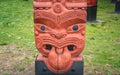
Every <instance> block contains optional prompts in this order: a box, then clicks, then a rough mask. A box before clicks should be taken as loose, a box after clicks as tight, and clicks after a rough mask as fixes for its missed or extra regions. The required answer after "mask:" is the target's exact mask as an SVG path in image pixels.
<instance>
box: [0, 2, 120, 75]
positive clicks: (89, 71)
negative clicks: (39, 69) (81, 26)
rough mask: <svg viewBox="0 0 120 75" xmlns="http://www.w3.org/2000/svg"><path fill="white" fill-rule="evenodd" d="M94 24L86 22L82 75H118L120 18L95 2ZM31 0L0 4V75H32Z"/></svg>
mask: <svg viewBox="0 0 120 75" xmlns="http://www.w3.org/2000/svg"><path fill="white" fill-rule="evenodd" d="M97 3H98V5H97V21H100V22H87V25H86V46H85V49H84V51H83V53H82V54H83V56H84V62H85V67H84V75H120V14H118V13H114V12H115V4H114V3H111V0H98V2H97ZM33 26H34V23H33V6H32V0H0V75H34V74H35V73H34V72H35V71H34V61H35V58H36V55H37V54H39V53H38V51H37V49H36V48H35V43H34V29H33Z"/></svg>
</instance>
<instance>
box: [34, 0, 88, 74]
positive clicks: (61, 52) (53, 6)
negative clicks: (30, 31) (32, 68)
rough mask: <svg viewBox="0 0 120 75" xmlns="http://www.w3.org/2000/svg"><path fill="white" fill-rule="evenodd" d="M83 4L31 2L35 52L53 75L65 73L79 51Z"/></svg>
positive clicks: (48, 0)
mask: <svg viewBox="0 0 120 75" xmlns="http://www.w3.org/2000/svg"><path fill="white" fill-rule="evenodd" d="M86 6H87V4H86V2H85V0H34V33H35V43H36V47H37V49H38V51H39V52H40V53H41V54H42V55H43V57H45V59H43V60H44V62H45V63H46V65H47V67H48V68H49V69H50V70H51V71H53V72H59V73H63V72H66V71H67V70H68V69H69V68H70V67H71V65H72V63H73V60H74V59H75V58H76V57H78V56H79V55H80V53H81V52H82V51H83V48H84V43H85V27H86V26H85V25H86Z"/></svg>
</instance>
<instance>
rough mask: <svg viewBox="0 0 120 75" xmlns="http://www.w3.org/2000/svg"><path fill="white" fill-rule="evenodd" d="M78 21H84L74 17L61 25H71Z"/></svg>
mask: <svg viewBox="0 0 120 75" xmlns="http://www.w3.org/2000/svg"><path fill="white" fill-rule="evenodd" d="M78 23H82V24H83V23H85V22H84V20H81V19H78V18H76V19H71V20H68V21H66V22H64V23H62V24H61V26H62V27H65V28H67V27H69V26H72V25H74V24H78Z"/></svg>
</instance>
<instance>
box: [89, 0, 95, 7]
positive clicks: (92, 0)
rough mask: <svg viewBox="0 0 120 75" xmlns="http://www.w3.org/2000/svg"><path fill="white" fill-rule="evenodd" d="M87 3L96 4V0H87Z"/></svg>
mask: <svg viewBox="0 0 120 75" xmlns="http://www.w3.org/2000/svg"><path fill="white" fill-rule="evenodd" d="M87 5H88V6H96V5H97V0H87Z"/></svg>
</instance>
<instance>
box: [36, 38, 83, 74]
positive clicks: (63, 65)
mask: <svg viewBox="0 0 120 75" xmlns="http://www.w3.org/2000/svg"><path fill="white" fill-rule="evenodd" d="M36 41H37V48H38V50H39V51H40V52H41V53H42V54H43V55H44V56H46V57H47V61H46V62H45V63H46V65H47V67H48V68H49V69H50V70H51V71H53V72H55V73H58V72H59V73H64V72H66V71H68V70H69V69H70V67H71V66H72V63H73V60H72V57H74V56H78V55H79V54H80V52H81V51H82V50H83V47H84V40H81V39H78V38H75V37H72V38H64V39H60V40H58V39H53V38H51V37H47V36H44V37H41V39H39V38H38V39H37V40H36Z"/></svg>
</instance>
